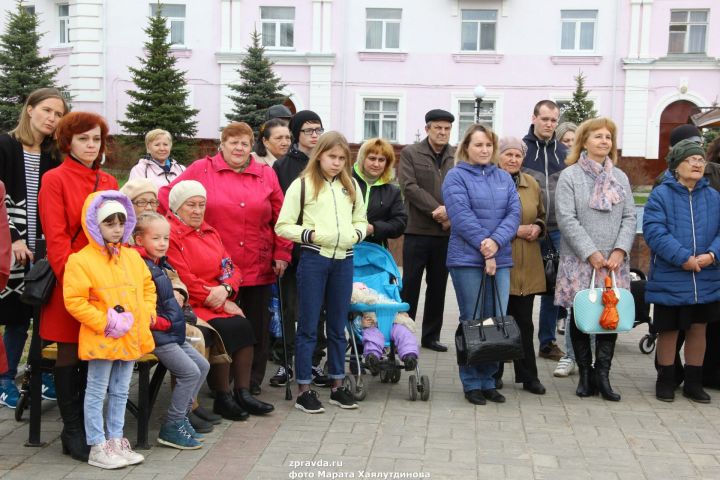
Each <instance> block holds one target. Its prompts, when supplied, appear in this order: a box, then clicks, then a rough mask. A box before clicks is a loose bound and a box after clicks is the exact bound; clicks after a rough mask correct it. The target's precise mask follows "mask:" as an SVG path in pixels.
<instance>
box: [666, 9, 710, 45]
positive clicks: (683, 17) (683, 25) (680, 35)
mask: <svg viewBox="0 0 720 480" xmlns="http://www.w3.org/2000/svg"><path fill="white" fill-rule="evenodd" d="M707 19H708V10H672V11H670V41H669V45H668V53H705V38H706V37H707V27H708V22H707Z"/></svg>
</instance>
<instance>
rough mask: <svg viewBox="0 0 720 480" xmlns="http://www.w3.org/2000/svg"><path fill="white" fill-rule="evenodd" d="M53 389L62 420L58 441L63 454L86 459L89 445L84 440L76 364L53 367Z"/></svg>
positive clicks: (79, 381) (81, 459) (79, 383)
mask: <svg viewBox="0 0 720 480" xmlns="http://www.w3.org/2000/svg"><path fill="white" fill-rule="evenodd" d="M53 373H54V374H55V391H56V392H57V405H58V409H59V410H60V416H62V420H63V429H62V432H61V433H60V441H61V442H62V449H63V453H64V454H65V455H70V456H71V457H72V458H74V459H75V460H79V461H81V462H87V461H88V455H90V447H89V446H88V444H87V443H86V441H85V427H84V425H83V418H82V411H83V404H82V401H81V395H80V390H81V384H82V383H83V382H82V381H81V379H80V371H79V370H78V367H77V366H71V367H55V369H54V372H53Z"/></svg>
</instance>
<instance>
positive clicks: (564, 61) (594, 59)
mask: <svg viewBox="0 0 720 480" xmlns="http://www.w3.org/2000/svg"><path fill="white" fill-rule="evenodd" d="M602 58H603V57H602V55H592V54H586V55H583V54H580V53H576V54H564V55H553V56H551V57H550V61H551V62H552V63H553V64H555V65H598V64H600V62H602Z"/></svg>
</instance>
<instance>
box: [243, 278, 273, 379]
mask: <svg viewBox="0 0 720 480" xmlns="http://www.w3.org/2000/svg"><path fill="white" fill-rule="evenodd" d="M270 297H271V287H270V285H255V286H251V287H240V289H239V290H238V295H237V298H236V299H235V303H237V304H238V306H239V307H240V308H242V311H243V313H244V314H245V318H247V319H248V320H250V323H251V324H252V326H253V333H254V334H255V342H256V343H255V349H254V353H253V362H252V370H251V373H250V381H251V382H252V383H254V384H257V385H262V382H263V379H264V378H265V369H266V367H267V361H268V353H269V349H270V332H269V331H268V324H269V323H270V309H269V308H268V306H269V305H270Z"/></svg>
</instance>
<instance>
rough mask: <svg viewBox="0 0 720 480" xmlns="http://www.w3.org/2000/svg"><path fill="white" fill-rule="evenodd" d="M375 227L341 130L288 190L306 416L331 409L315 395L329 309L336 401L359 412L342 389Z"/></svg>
mask: <svg viewBox="0 0 720 480" xmlns="http://www.w3.org/2000/svg"><path fill="white" fill-rule="evenodd" d="M366 229H367V219H366V216H365V204H364V203H363V198H362V194H361V193H360V187H359V186H358V184H357V182H356V181H355V180H354V179H353V178H352V176H351V174H350V149H349V147H348V144H347V140H345V137H343V136H342V135H341V134H340V133H338V132H328V133H326V134H324V135H323V136H321V137H320V139H319V140H318V143H317V145H316V146H315V148H314V149H313V151H312V155H311V157H310V160H309V161H308V164H307V167H305V170H303V172H302V173H301V174H300V178H298V179H297V180H295V181H294V182H293V183H292V184H291V185H290V187H289V188H288V190H287V194H286V196H285V201H284V203H283V206H282V209H281V210H280V216H279V218H278V220H277V222H276V224H275V232H276V233H277V234H278V235H280V236H281V237H284V238H287V239H288V240H292V241H293V242H295V243H299V244H300V246H301V253H300V261H299V263H298V267H297V285H298V313H299V314H298V325H297V337H296V340H295V371H296V372H297V383H298V397H297V401H296V403H295V407H296V408H298V409H299V410H302V411H304V412H306V413H322V412H324V411H325V409H324V408H323V406H322V403H321V402H320V400H319V398H318V394H317V392H315V391H314V390H310V381H311V380H312V353H313V350H314V349H315V343H316V341H317V338H316V332H317V325H318V321H319V318H320V310H321V308H322V307H323V305H324V306H325V309H326V312H327V314H326V326H325V328H326V333H327V342H328V377H329V378H330V379H331V380H332V382H333V385H332V391H331V393H330V403H332V404H334V405H337V406H339V407H340V408H357V404H356V403H355V400H354V398H353V394H352V392H349V391H348V390H347V389H345V388H341V386H342V381H343V378H344V377H345V348H346V345H347V343H346V340H345V322H346V321H347V316H348V308H349V306H350V295H351V293H352V278H353V262H352V247H353V245H355V244H356V243H359V242H361V241H362V239H363V238H364V236H365V231H366Z"/></svg>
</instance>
